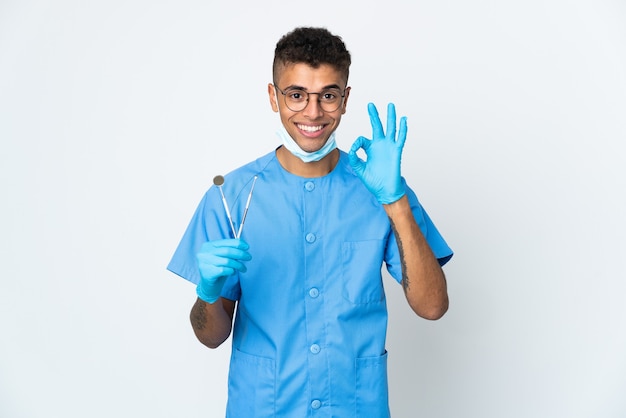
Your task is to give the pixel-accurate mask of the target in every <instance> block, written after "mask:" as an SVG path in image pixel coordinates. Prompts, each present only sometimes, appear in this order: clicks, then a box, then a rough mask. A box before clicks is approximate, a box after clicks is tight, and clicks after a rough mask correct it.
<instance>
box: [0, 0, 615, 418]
mask: <svg viewBox="0 0 626 418" xmlns="http://www.w3.org/2000/svg"><path fill="white" fill-rule="evenodd" d="M300 25H315V26H324V27H327V28H328V29H330V30H331V31H332V32H335V33H337V34H339V35H341V36H342V37H343V39H344V41H345V42H346V44H347V46H348V48H349V50H350V51H351V53H352V55H353V65H352V70H351V78H350V85H351V86H352V93H351V95H350V101H349V104H348V113H347V114H346V115H345V116H344V119H343V121H342V125H341V126H340V128H339V131H338V142H339V145H340V146H341V147H342V148H344V149H345V148H347V147H349V146H350V144H351V143H352V141H353V140H354V139H355V138H356V137H357V136H359V135H366V136H370V134H371V129H370V126H369V121H368V118H367V110H366V105H367V102H369V101H372V102H374V103H376V104H377V105H379V108H381V109H383V110H384V108H385V106H386V104H387V103H388V102H394V103H395V104H396V107H397V110H398V113H399V114H401V115H406V116H407V117H408V122H409V135H408V140H407V144H406V148H405V153H404V157H403V170H404V175H405V177H406V178H407V180H408V181H409V183H410V184H411V185H412V187H413V188H414V189H415V190H416V192H417V193H418V196H419V197H420V199H421V201H422V203H423V204H424V206H425V207H426V208H427V210H428V211H429V213H430V215H431V216H432V217H433V219H434V221H435V222H436V224H437V225H438V227H439V229H440V230H441V232H442V233H443V234H444V236H445V237H446V239H447V240H448V242H449V244H450V245H451V246H452V248H453V249H454V250H455V252H456V255H455V257H454V258H453V259H452V261H451V262H450V263H449V264H448V265H447V266H446V267H445V271H446V274H447V276H448V281H449V291H450V299H451V308H450V311H449V312H448V314H447V315H446V316H445V317H444V318H443V319H441V320H440V321H436V322H427V321H425V320H422V319H419V318H417V317H415V316H414V315H413V314H411V313H410V312H409V308H408V306H407V305H406V303H405V301H404V299H403V296H402V290H401V288H400V286H398V285H396V284H394V283H393V282H392V281H391V280H387V281H386V284H387V285H388V286H387V297H388V303H389V308H390V324H389V334H388V350H389V353H390V386H391V409H392V415H393V416H394V417H395V418H403V417H407V418H413V417H428V418H439V417H440V418H448V417H450V418H451V417H455V418H502V417H506V418H542V417H550V418H553V417H568V418H591V417H593V418H618V417H624V416H626V397H625V396H624V394H625V393H626V303H624V294H625V293H626V280H625V279H626V277H625V274H624V265H623V260H624V252H625V250H626V242H625V238H624V236H625V233H626V222H625V221H624V213H625V210H624V206H625V203H626V196H625V190H626V168H625V166H626V158H624V142H625V140H626V4H625V3H624V2H623V1H619V0H614V1H611V0H571V1H567V0H526V1H508V2H496V1H487V0H483V1H471V2H469V1H461V0H441V1H437V2H434V1H425V0H419V1H398V0H387V1H376V2H374V1H368V0H363V1H358V2H349V3H348V2H346V3H343V2H339V1H335V0H333V1H330V0H320V1H317V2H299V3H298V2H286V1H285V2H281V1H266V2H257V1H239V2H236V1H233V2H216V1H208V2H207V1H204V2H203V1H191V0H182V1H181V0H179V1H172V0H161V1H159V0H157V1H148V0H124V1H121V0H114V1H107V2H102V1H92V2H84V1H78V0H74V1H72V0H59V1H46V0H40V1H37V0H0V144H1V148H0V193H1V197H2V205H1V206H0V215H1V216H0V245H1V247H0V260H1V262H0V312H1V313H0V416H1V417H6V418H43V417H46V418H47V417H54V418H56V417H59V418H85V417H90V418H101V417H107V418H109V417H151V418H157V417H163V418H169V417H188V418H192V417H220V416H223V412H224V406H225V402H226V378H227V368H228V358H229V354H230V341H228V342H227V343H226V344H225V345H223V346H222V347H220V348H219V349H217V350H209V349H206V348H204V347H203V346H202V345H201V344H200V343H199V342H197V341H196V340H195V337H194V336H193V333H192V331H191V328H190V326H189V323H188V312H189V309H190V307H191V305H192V303H193V301H194V299H195V289H194V287H193V286H192V285H191V284H189V283H187V282H185V281H184V280H182V279H180V278H178V277H176V276H174V275H172V274H171V273H169V272H167V271H166V270H165V266H166V264H167V262H168V261H169V258H170V256H171V254H172V252H173V251H174V249H175V246H176V245H177V243H178V241H179V239H180V237H181V236H182V233H183V231H184V228H185V227H186V225H187V222H188V221H189V219H190V217H191V215H192V212H193V210H194V209H195V207H196V205H197V203H198V202H199V200H200V198H201V196H202V194H203V193H204V191H205V190H206V189H207V188H208V187H209V185H210V183H211V179H212V178H213V176H215V175H216V174H222V173H226V172H228V171H230V170H232V169H234V168H235V167H238V166H240V165H242V164H244V163H246V162H248V161H249V160H251V159H253V158H256V157H258V156H259V155H262V154H265V153H266V152H268V151H269V150H271V149H273V148H274V147H276V146H277V145H278V143H277V139H276V137H275V135H274V131H275V129H276V127H277V126H278V123H279V120H278V117H277V116H276V115H275V114H274V113H272V111H271V109H270V107H269V102H268V99H267V92H266V86H267V83H268V82H270V81H271V61H272V56H273V49H274V46H275V43H276V41H277V40H278V38H279V37H280V36H281V35H282V34H284V33H285V32H287V31H289V30H291V29H293V28H294V27H295V26H300ZM383 116H384V112H383ZM277 222H279V220H278V219H277ZM387 279H388V278H387Z"/></svg>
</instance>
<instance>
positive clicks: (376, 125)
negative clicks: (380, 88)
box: [367, 103, 385, 139]
mask: <svg viewBox="0 0 626 418" xmlns="http://www.w3.org/2000/svg"><path fill="white" fill-rule="evenodd" d="M367 112H368V113H369V115H370V123H371V124H372V133H373V139H376V138H383V137H384V136H385V132H383V125H382V123H380V116H378V109H376V106H375V105H374V103H368V105H367Z"/></svg>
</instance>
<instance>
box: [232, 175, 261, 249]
mask: <svg viewBox="0 0 626 418" xmlns="http://www.w3.org/2000/svg"><path fill="white" fill-rule="evenodd" d="M256 179H257V176H254V180H253V181H252V188H250V193H248V200H247V201H246V208H245V209H244V211H243V217H242V218H241V224H240V225H239V231H238V232H237V235H235V238H239V237H241V232H242V231H243V224H244V222H246V215H248V207H250V199H252V192H253V191H254V185H255V184H256Z"/></svg>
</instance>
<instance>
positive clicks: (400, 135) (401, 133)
mask: <svg viewBox="0 0 626 418" xmlns="http://www.w3.org/2000/svg"><path fill="white" fill-rule="evenodd" d="M407 130H408V127H407V122H406V116H402V117H401V118H400V130H399V131H398V141H397V144H398V146H399V147H400V148H402V147H404V142H405V141H406V132H407Z"/></svg>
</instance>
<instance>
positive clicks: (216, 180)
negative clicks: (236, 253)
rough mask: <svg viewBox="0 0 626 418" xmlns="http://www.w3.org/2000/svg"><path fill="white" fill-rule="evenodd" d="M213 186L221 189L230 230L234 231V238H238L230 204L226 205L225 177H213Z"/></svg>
mask: <svg viewBox="0 0 626 418" xmlns="http://www.w3.org/2000/svg"><path fill="white" fill-rule="evenodd" d="M213 184H214V185H216V186H217V188H218V189H220V194H221V195H222V204H223V205H224V210H225V211H226V216H227V217H228V222H230V230H231V231H233V237H234V238H237V232H235V225H234V224H233V218H232V217H231V216H230V210H229V209H228V203H226V196H224V191H223V190H222V184H224V176H215V177H213Z"/></svg>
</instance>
